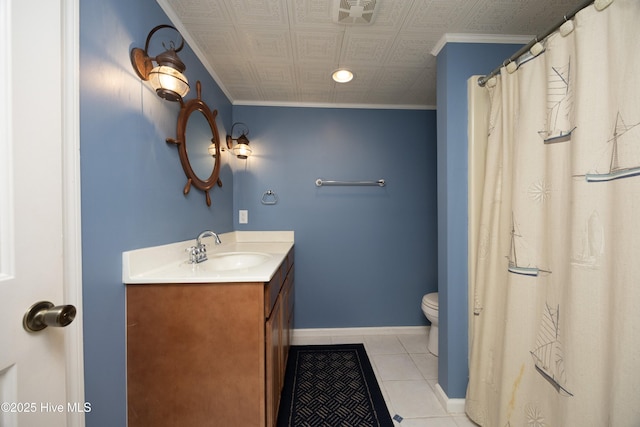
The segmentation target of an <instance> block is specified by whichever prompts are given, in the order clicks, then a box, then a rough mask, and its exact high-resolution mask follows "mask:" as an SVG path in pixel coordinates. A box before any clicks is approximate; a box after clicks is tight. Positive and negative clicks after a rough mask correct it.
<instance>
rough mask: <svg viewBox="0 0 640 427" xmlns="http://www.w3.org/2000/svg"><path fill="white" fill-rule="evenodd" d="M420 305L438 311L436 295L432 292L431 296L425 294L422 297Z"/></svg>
mask: <svg viewBox="0 0 640 427" xmlns="http://www.w3.org/2000/svg"><path fill="white" fill-rule="evenodd" d="M422 305H423V306H425V307H429V308H431V309H433V310H437V309H438V293H437V292H434V293H431V294H426V295H425V296H423V297H422Z"/></svg>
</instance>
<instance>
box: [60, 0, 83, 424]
mask: <svg viewBox="0 0 640 427" xmlns="http://www.w3.org/2000/svg"><path fill="white" fill-rule="evenodd" d="M60 1H61V2H62V14H61V19H62V21H63V22H62V29H63V32H64V33H63V34H62V43H63V48H62V55H63V58H62V63H63V68H64V71H63V74H62V75H63V81H62V90H63V97H62V98H63V100H62V110H63V119H62V120H63V123H62V138H63V141H64V143H63V144H62V151H63V152H62V173H63V186H64V188H63V189H62V194H63V203H62V209H63V218H64V221H65V222H64V224H63V239H64V244H63V260H64V261H63V262H64V266H63V275H64V280H63V283H64V284H63V286H64V298H65V301H66V302H65V304H73V305H75V306H76V308H77V309H78V315H77V317H76V322H77V325H76V327H75V328H73V329H71V330H70V331H68V332H69V334H68V336H67V338H68V339H67V340H66V354H67V360H66V377H67V396H66V398H67V402H72V403H73V402H77V403H84V402H85V395H84V347H83V324H84V322H83V306H82V223H81V219H82V216H81V204H80V201H81V186H80V0H60ZM89 403H90V402H89ZM68 423H69V424H68V425H69V427H84V425H85V418H84V414H82V416H78V417H74V416H72V417H69V419H68Z"/></svg>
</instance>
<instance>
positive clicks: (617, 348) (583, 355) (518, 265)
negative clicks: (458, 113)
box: [465, 0, 640, 427]
mask: <svg viewBox="0 0 640 427" xmlns="http://www.w3.org/2000/svg"><path fill="white" fill-rule="evenodd" d="M570 27H573V31H570V30H571V28H570ZM639 28H640V1H638V0H615V1H614V2H613V3H611V4H610V5H609V6H608V7H606V8H604V9H602V10H598V8H596V7H594V5H591V6H589V7H587V8H585V9H583V10H582V11H580V12H579V13H578V14H577V15H576V17H575V19H574V20H573V22H571V23H569V24H566V25H565V26H564V27H563V31H562V33H560V32H557V33H554V34H552V35H551V36H549V37H548V38H547V39H546V40H545V41H544V42H543V43H542V44H543V47H544V51H543V52H542V53H541V54H539V56H537V57H535V58H533V59H531V60H529V61H527V62H525V63H522V64H521V65H520V66H519V68H518V69H517V71H515V72H513V73H512V74H509V73H508V72H507V71H506V69H504V68H503V69H502V72H501V75H500V76H498V77H497V78H496V79H495V80H493V81H491V82H490V83H489V84H488V85H487V90H488V91H489V92H490V98H491V112H490V119H489V121H490V123H489V136H488V146H487V154H486V161H485V170H486V171H487V172H486V175H485V179H484V189H483V195H482V208H481V213H480V215H481V219H480V227H479V239H478V241H479V243H478V248H477V254H478V255H477V259H475V260H472V261H475V267H476V268H475V271H476V273H475V278H472V281H473V286H472V289H474V291H473V294H472V295H470V296H469V302H470V305H471V308H470V310H471V314H470V315H471V317H472V320H471V321H472V322H473V325H472V328H471V331H472V336H471V337H470V338H471V343H470V362H469V367H470V369H469V371H470V377H469V386H468V391H467V396H466V401H465V402H466V412H467V414H468V415H469V417H470V418H471V419H472V420H474V421H475V422H476V423H478V424H479V425H481V426H490V427H504V426H538V427H541V426H557V427H563V426H580V427H585V426H594V427H602V426H615V427H624V426H629V427H637V426H640V30H639ZM489 86H492V87H489Z"/></svg>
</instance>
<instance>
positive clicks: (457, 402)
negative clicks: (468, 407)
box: [436, 384, 465, 414]
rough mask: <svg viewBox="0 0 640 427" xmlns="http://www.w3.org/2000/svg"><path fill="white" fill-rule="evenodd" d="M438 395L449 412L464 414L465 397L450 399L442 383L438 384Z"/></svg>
mask: <svg viewBox="0 0 640 427" xmlns="http://www.w3.org/2000/svg"><path fill="white" fill-rule="evenodd" d="M436 397H437V398H438V400H439V401H440V403H441V404H442V406H443V407H444V409H445V410H446V411H447V413H449V414H464V403H465V399H449V397H448V396H447V393H445V392H444V390H443V389H442V387H440V384H436Z"/></svg>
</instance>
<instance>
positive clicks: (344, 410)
mask: <svg viewBox="0 0 640 427" xmlns="http://www.w3.org/2000/svg"><path fill="white" fill-rule="evenodd" d="M277 425H278V427H352V426H358V427H393V421H391V417H390V416H389V411H388V410H387V405H386V404H385V402H384V398H383V397H382V392H381V391H380V387H379V386H378V381H377V380H376V377H375V374H374V373H373V368H372V367H371V363H370V362H369V358H368V357H367V353H366V352H365V350H364V345H362V344H339V345H305V346H291V347H290V349H289V359H288V361H287V371H286V374H285V380H284V387H283V390H282V397H281V400H280V410H279V411H278V424H277Z"/></svg>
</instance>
